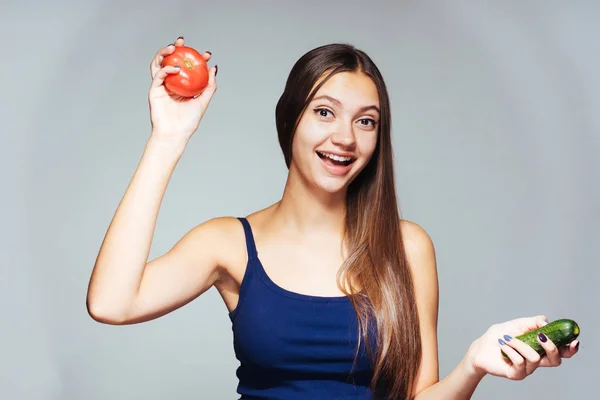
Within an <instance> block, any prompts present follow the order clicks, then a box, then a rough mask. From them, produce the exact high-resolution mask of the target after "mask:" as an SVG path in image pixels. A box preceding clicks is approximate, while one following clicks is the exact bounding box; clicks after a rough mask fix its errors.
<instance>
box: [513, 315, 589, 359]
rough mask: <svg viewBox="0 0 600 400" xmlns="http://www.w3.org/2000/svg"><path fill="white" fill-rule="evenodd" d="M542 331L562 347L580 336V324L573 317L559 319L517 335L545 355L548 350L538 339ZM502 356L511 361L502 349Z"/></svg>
mask: <svg viewBox="0 0 600 400" xmlns="http://www.w3.org/2000/svg"><path fill="white" fill-rule="evenodd" d="M540 332H542V333H543V334H544V335H546V337H548V339H550V340H551V341H552V343H554V344H555V345H556V347H558V348H561V347H565V346H568V345H569V344H570V343H571V342H572V341H573V340H575V338H577V337H578V336H579V325H577V322H575V321H573V320H571V319H557V320H556V321H552V322H550V323H549V324H546V325H544V326H542V327H541V328H538V329H536V330H533V331H530V332H527V333H525V334H523V335H520V336H517V337H516V338H517V339H519V340H521V341H522V342H525V343H526V344H527V345H529V346H530V347H531V348H533V349H534V350H535V351H536V352H537V353H538V354H539V355H540V356H542V357H543V356H544V355H545V354H546V350H544V348H543V347H542V345H541V344H540V342H539V341H538V337H537V335H538V333H540ZM502 356H503V357H504V359H505V360H506V361H508V362H510V358H508V356H507V355H506V354H505V353H504V351H502Z"/></svg>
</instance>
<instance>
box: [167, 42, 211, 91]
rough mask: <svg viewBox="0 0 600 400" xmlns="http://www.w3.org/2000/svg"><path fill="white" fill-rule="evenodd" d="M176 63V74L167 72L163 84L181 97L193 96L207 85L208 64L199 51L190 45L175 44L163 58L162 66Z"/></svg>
mask: <svg viewBox="0 0 600 400" xmlns="http://www.w3.org/2000/svg"><path fill="white" fill-rule="evenodd" d="M167 65H178V66H179V67H181V69H180V71H179V73H178V74H169V75H167V77H166V78H165V86H166V88H167V89H168V90H170V91H171V92H173V93H175V94H177V95H179V96H182V97H194V96H196V95H197V94H200V93H201V92H202V91H203V90H204V88H205V87H206V85H208V66H207V65H206V61H205V60H204V58H203V57H202V55H201V54H200V53H198V52H197V51H196V50H194V49H193V48H191V47H187V46H175V51H174V52H173V53H172V54H169V55H168V56H166V57H165V58H164V59H163V62H162V66H163V67H165V66H167Z"/></svg>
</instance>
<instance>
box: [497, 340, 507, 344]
mask: <svg viewBox="0 0 600 400" xmlns="http://www.w3.org/2000/svg"><path fill="white" fill-rule="evenodd" d="M498 343H500V346H504V345H505V344H506V342H504V340H502V339H498Z"/></svg>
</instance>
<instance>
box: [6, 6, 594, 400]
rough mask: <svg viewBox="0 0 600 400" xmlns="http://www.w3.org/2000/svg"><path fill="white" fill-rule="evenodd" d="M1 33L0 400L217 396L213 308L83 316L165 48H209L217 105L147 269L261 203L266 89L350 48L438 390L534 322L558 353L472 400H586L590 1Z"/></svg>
mask: <svg viewBox="0 0 600 400" xmlns="http://www.w3.org/2000/svg"><path fill="white" fill-rule="evenodd" d="M138 4H139V5H138ZM142 4H143V6H142ZM1 15H2V16H1V23H0V33H1V35H0V37H1V39H0V40H1V41H2V53H3V54H2V66H1V67H0V68H1V69H2V94H3V96H2V100H1V101H2V107H1V109H0V110H1V111H0V112H1V113H2V141H1V145H0V149H1V150H0V151H1V154H0V155H1V157H0V163H1V164H0V167H1V171H2V174H3V179H2V197H1V200H0V202H1V203H0V205H1V206H2V207H1V211H0V212H1V213H2V214H1V216H2V231H1V234H2V237H1V242H0V243H1V246H2V251H1V253H0V257H1V258H0V260H1V262H2V270H1V271H2V272H1V273H2V276H1V278H2V279H1V280H0V282H1V285H2V286H1V287H0V289H1V291H0V293H1V294H0V296H2V297H1V304H2V308H3V312H2V313H1V317H0V318H1V320H0V321H1V329H0V346H1V348H0V359H1V360H2V361H1V362H0V397H1V398H2V399H10V400H12V399H32V400H33V399H44V400H46V399H48V400H50V399H52V400H54V399H69V400H70V399H86V400H96V399H98V400H99V399H103V400H104V399H144V400H150V399H166V398H169V399H205V398H210V399H233V398H236V396H235V387H236V383H237V381H236V378H235V368H236V366H237V363H236V360H235V358H234V355H233V348H232V335H231V326H230V323H229V320H228V318H227V310H226V308H225V306H224V305H223V303H222V300H221V299H220V297H219V296H218V293H217V292H216V291H215V290H214V289H211V290H210V291H209V292H208V293H206V294H205V295H203V296H201V297H200V298H199V299H198V300H196V301H194V302H193V303H191V304H189V305H188V306H186V307H184V308H182V309H180V310H178V311H176V312H174V313H172V314H169V315H167V316H165V317H163V318H161V319H158V320H155V321H152V322H148V323H144V324H140V325H135V326H127V327H113V326H106V325H101V324H98V323H96V322H94V321H93V320H92V319H91V318H89V317H88V315H87V314H86V309H85V296H86V289H87V283H88V279H89V275H90V272H91V269H92V267H93V264H94V260H95V257H96V255H97V251H98V249H99V246H100V244H101V241H102V238H103V235H104V233H105V231H106V229H107V227H108V224H109V222H110V219H111V218H112V216H113V213H114V211H115V207H116V206H117V204H118V202H119V200H120V198H121V196H122V195H123V193H124V191H125V189H126V187H127V184H128V183H129V180H130V178H131V176H132V173H133V171H134V169H135V167H136V165H137V163H138V161H139V157H140V156H141V153H142V150H143V147H144V144H145V142H146V140H147V138H148V134H149V129H150V125H149V118H148V106H147V97H146V96H147V90H148V86H149V83H150V79H149V71H148V65H149V62H150V60H151V59H152V57H153V56H154V54H155V52H156V50H157V49H158V48H159V47H161V46H164V45H166V44H168V43H169V42H171V41H172V40H174V39H175V38H176V37H177V36H178V35H184V36H185V37H186V40H187V43H188V44H189V45H191V46H194V47H196V48H198V49H199V50H211V51H212V52H213V55H214V59H213V63H218V64H219V75H218V84H219V90H218V91H217V93H216V95H215V98H214V99H213V102H212V104H211V106H210V108H209V110H208V113H207V114H206V116H205V118H204V120H203V122H202V123H201V127H200V129H199V131H198V132H197V133H196V135H195V136H194V137H193V138H192V141H191V142H190V145H189V147H188V149H187V151H186V153H185V155H184V157H183V158H182V160H181V162H180V163H179V165H178V167H177V169H176V171H175V174H174V176H173V179H172V181H171V184H170V186H169V187H168V190H167V194H166V197H165V199H164V202H163V205H162V208H161V212H160V216H159V220H158V225H157V230H156V235H155V239H154V243H153V247H152V252H151V257H152V258H154V257H156V256H158V255H160V254H162V253H163V252H165V251H167V250H168V249H169V248H170V247H171V246H172V245H173V244H174V243H175V242H176V241H177V240H178V239H179V238H180V237H181V236H182V235H183V234H184V233H185V232H186V231H187V230H188V229H190V228H191V227H193V226H194V225H196V224H198V223H200V222H203V221H205V220H207V219H209V218H212V217H214V216H219V215H235V216H239V215H245V214H247V213H250V212H252V211H254V210H256V209H259V208H262V207H265V206H267V205H269V204H271V203H272V202H274V201H277V200H278V199H279V196H280V195H281V193H282V189H283V184H284V182H285V177H286V172H287V170H286V168H285V165H284V162H283V157H282V156H281V154H280V150H279V147H278V144H277V139H276V133H275V126H274V108H275V104H276V101H277V99H278V96H279V95H280V94H281V92H282V90H283V86H284V83H285V79H286V77H287V74H288V73H289V70H290V69H291V67H292V65H293V63H294V62H295V61H296V59H298V58H299V57H300V56H301V55H302V54H303V53H304V52H306V51H307V50H309V49H311V48H313V47H316V46H318V45H322V44H325V43H330V42H336V41H343V42H351V43H353V44H355V45H357V46H358V47H359V48H362V49H364V50H366V51H367V53H368V54H370V55H371V56H372V58H373V59H374V60H375V62H376V63H377V64H378V65H379V67H380V68H381V70H382V72H383V74H384V76H385V78H386V80H387V84H388V86H389V90H390V93H391V100H392V110H393V121H394V125H393V128H394V131H393V135H394V145H395V154H396V165H397V175H398V193H399V197H400V201H401V205H402V212H403V216H404V217H405V218H407V219H410V220H413V221H416V222H417V223H419V224H421V225H422V226H423V227H424V228H425V229H426V230H427V231H428V232H429V233H430V235H431V236H432V238H433V240H434V242H435V245H436V249H437V256H438V266H439V277H440V291H441V305H440V318H439V323H440V324H439V347H440V372H441V376H442V377H444V376H446V375H447V374H448V373H449V372H450V371H451V370H452V369H453V368H454V366H455V365H456V364H457V363H458V362H459V361H460V359H461V358H462V357H463V355H464V353H465V351H466V349H467V347H468V345H469V344H470V343H471V342H472V341H473V340H474V339H476V338H477V337H478V336H480V335H481V334H482V333H483V332H484V331H485V330H486V329H487V327H488V326H489V325H490V324H493V323H495V322H502V321H505V320H508V319H512V318H517V317H521V316H530V315H536V314H541V313H545V314H547V315H548V317H549V318H550V319H557V318H561V317H567V318H573V319H575V320H577V321H578V322H579V323H580V325H581V327H582V335H581V340H582V344H581V349H580V353H579V354H578V355H577V356H576V357H575V358H574V359H572V360H567V361H566V362H565V363H564V364H563V365H562V366H561V367H560V368H554V369H541V370H538V371H537V372H535V374H534V375H533V376H530V377H528V378H527V379H526V380H524V381H521V382H512V381H508V380H505V379H499V378H494V377H486V378H485V379H484V381H483V382H482V383H481V385H480V387H479V388H478V390H477V392H476V394H475V396H474V398H475V399H490V400H494V399H528V398H545V399H564V398H582V399H591V398H595V397H596V396H597V394H594V393H597V382H595V381H594V379H596V380H597V379H598V378H599V377H600V373H599V367H598V365H597V360H598V357H599V356H600V351H599V345H598V342H597V339H598V335H597V334H596V332H597V331H598V330H599V329H600V323H599V318H598V313H597V311H596V307H595V306H594V304H598V292H597V289H598V284H599V283H600V282H599V279H598V277H599V274H598V268H597V267H598V264H597V262H596V257H595V255H596V254H595V253H594V249H595V248H596V246H597V245H598V239H599V234H598V222H600V210H599V204H600V198H599V197H600V196H599V195H600V191H599V189H598V182H599V181H600V176H599V175H600V174H599V167H600V163H599V162H598V158H597V154H598V150H599V148H600V146H599V133H598V132H599V128H600V116H599V115H600V114H599V113H598V110H599V108H598V106H599V105H600V104H599V103H600V84H599V79H598V71H600V45H599V43H600V41H599V40H598V39H599V38H600V25H599V24H598V17H599V16H600V2H597V1H592V0H590V1H566V0H565V1H560V2H559V1H541V0H540V1H517V0H513V1H470V2H467V1H452V2H449V1H437V2H430V1H416V0H413V1H400V2H395V3H392V2H391V1H390V2H385V3H384V2H372V3H367V2H364V1H361V2H349V1H329V2H320V1H319V2H313V1H303V2H295V1H294V2H280V1H261V2H257V3H254V4H252V5H250V4H249V2H248V3H242V2H237V3H232V2H227V1H211V2H207V1H187V2H184V1H169V2H164V1H161V2H158V1H153V2H150V1H146V2H143V3H141V2H140V3H135V2H128V3H127V4H126V5H118V3H117V2H111V1H99V0H94V1H91V0H90V1H86V2H83V1H81V2H72V3H68V2H66V1H58V2H53V3H46V2H41V1H39V0H38V1H37V2H33V1H31V2H21V3H20V4H18V5H16V3H5V2H3V4H2V12H1ZM211 64H212V63H211Z"/></svg>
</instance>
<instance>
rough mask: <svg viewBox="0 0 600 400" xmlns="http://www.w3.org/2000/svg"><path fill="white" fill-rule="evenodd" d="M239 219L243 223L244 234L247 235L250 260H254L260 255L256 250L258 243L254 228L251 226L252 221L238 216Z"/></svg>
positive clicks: (247, 249)
mask: <svg viewBox="0 0 600 400" xmlns="http://www.w3.org/2000/svg"><path fill="white" fill-rule="evenodd" d="M238 220H239V221H240V222H241V223H242V226H243V227H244V234H245V235H246V251H247V252H248V261H250V260H254V259H256V258H257V257H258V253H257V251H256V244H255V243H254V235H253V234H252V228H251V227H250V223H249V222H248V220H247V219H246V218H244V217H238Z"/></svg>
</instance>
